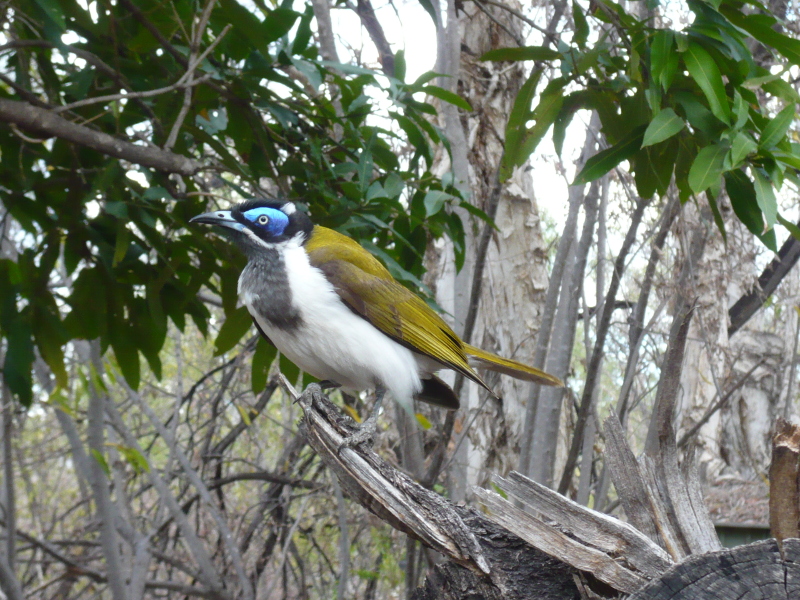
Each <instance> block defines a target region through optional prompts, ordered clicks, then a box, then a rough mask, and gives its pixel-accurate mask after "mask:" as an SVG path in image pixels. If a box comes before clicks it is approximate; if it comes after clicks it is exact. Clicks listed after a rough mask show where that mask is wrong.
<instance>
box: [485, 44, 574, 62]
mask: <svg viewBox="0 0 800 600" xmlns="http://www.w3.org/2000/svg"><path fill="white" fill-rule="evenodd" d="M560 56H561V53H560V52H556V51H555V50H553V49H552V48H546V47H545V46H524V47H522V48H496V49H495V50H489V52H487V53H486V54H484V55H483V56H481V57H480V59H479V60H494V61H498V60H504V61H514V60H544V61H548V60H555V59H557V58H559V57H560Z"/></svg>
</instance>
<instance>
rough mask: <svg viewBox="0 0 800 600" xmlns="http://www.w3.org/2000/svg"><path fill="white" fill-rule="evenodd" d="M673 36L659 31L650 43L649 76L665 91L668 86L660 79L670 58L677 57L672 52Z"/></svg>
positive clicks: (662, 30) (666, 31)
mask: <svg viewBox="0 0 800 600" xmlns="http://www.w3.org/2000/svg"><path fill="white" fill-rule="evenodd" d="M673 40H674V34H673V33H672V31H669V30H667V29H661V30H659V31H657V32H656V33H655V35H654V36H653V41H652V42H651V43H650V76H651V77H652V78H653V81H655V82H658V83H661V85H662V87H663V88H664V89H665V90H666V89H668V87H669V86H668V85H663V83H662V77H663V74H664V71H665V70H666V69H667V68H668V65H669V62H670V57H672V56H675V58H676V60H677V55H676V53H675V51H674V50H673V48H672V46H673Z"/></svg>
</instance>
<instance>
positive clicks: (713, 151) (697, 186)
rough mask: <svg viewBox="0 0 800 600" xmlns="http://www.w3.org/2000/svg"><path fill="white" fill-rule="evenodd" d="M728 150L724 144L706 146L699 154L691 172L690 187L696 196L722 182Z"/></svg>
mask: <svg viewBox="0 0 800 600" xmlns="http://www.w3.org/2000/svg"><path fill="white" fill-rule="evenodd" d="M727 153H728V149H727V148H726V147H725V146H724V145H722V144H715V145H713V146H706V147H705V148H703V149H702V150H700V152H699V153H698V154H697V158H695V159H694V162H693V163H692V168H691V169H690V170H689V186H691V188H692V191H693V192H694V193H695V194H699V193H700V192H704V191H706V190H707V189H708V188H709V187H710V186H712V185H714V184H715V183H716V182H718V181H719V180H720V177H721V176H722V164H723V162H724V160H725V155H726V154H727Z"/></svg>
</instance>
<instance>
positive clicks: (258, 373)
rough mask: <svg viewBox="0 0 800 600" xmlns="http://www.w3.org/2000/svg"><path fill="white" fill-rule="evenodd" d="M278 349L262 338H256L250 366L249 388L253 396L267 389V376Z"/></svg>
mask: <svg viewBox="0 0 800 600" xmlns="http://www.w3.org/2000/svg"><path fill="white" fill-rule="evenodd" d="M277 354H278V349H277V348H276V347H275V346H273V345H272V344H270V343H269V342H268V341H267V340H265V339H264V338H263V337H259V338H258V344H256V351H255V352H254V353H253V362H252V363H251V364H250V386H251V387H252V390H253V393H254V394H260V393H261V392H263V391H264V388H266V387H267V376H268V375H269V368H270V366H271V365H272V361H274V360H275V356H276V355H277Z"/></svg>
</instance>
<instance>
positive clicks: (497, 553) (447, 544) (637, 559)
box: [297, 385, 800, 600]
mask: <svg viewBox="0 0 800 600" xmlns="http://www.w3.org/2000/svg"><path fill="white" fill-rule="evenodd" d="M297 399H298V401H299V403H300V405H301V407H302V408H303V412H304V417H303V421H302V423H301V430H302V432H303V434H304V435H305V436H306V438H307V439H308V442H309V444H310V445H311V446H312V447H313V448H314V449H315V450H316V451H317V453H319V455H320V456H321V457H322V459H323V460H324V461H325V463H326V464H327V465H328V466H329V467H330V468H331V469H332V471H333V472H334V474H335V475H336V476H337V478H338V480H339V482H340V484H341V486H342V489H343V491H344V492H345V493H347V494H348V496H350V497H351V498H353V499H354V500H356V501H357V502H359V503H360V504H362V505H363V506H364V507H366V508H367V509H368V510H370V511H371V512H373V513H374V514H375V515H377V516H378V517H379V518H381V519H383V520H384V521H386V522H387V523H389V524H391V525H392V526H394V527H396V528H397V529H399V530H400V531H403V532H405V533H407V534H409V535H410V536H412V537H414V538H415V539H418V540H420V541H421V542H422V543H423V544H425V545H426V546H428V547H430V548H434V549H435V550H437V551H438V552H440V553H441V554H443V555H444V556H445V557H446V558H447V559H449V562H447V563H444V564H442V565H439V566H437V567H436V568H435V570H434V572H433V573H432V574H431V575H429V577H428V578H427V579H426V581H425V584H424V585H423V586H422V587H421V588H419V589H417V590H416V591H415V592H414V594H413V595H412V598H413V600H434V599H435V600H472V599H478V598H482V599H485V600H527V599H529V598H535V599H537V600H578V598H581V597H583V598H584V599H587V598H597V597H598V596H597V594H598V593H600V595H601V596H603V597H608V596H609V594H611V595H613V590H617V591H619V592H623V593H626V594H632V595H631V596H630V600H645V599H646V600H689V599H692V600H766V599H769V600H790V599H791V600H798V599H799V598H800V540H798V539H793V538H787V539H784V540H783V553H782V554H781V551H780V549H779V547H778V543H777V542H776V541H775V540H769V541H766V542H760V543H757V544H753V545H751V546H745V547H739V548H735V549H733V550H724V551H716V552H708V553H702V554H699V553H696V554H693V555H692V556H690V557H689V558H687V559H686V560H684V561H682V562H680V563H679V564H676V565H674V566H670V562H671V561H670V558H669V555H668V554H667V553H666V552H664V551H663V550H662V549H661V548H659V546H658V545H657V544H656V543H655V542H654V541H652V540H651V539H650V538H648V537H647V536H646V535H644V534H643V533H640V532H639V531H637V530H636V529H634V528H633V527H632V526H630V525H628V524H625V523H622V522H619V521H617V520H616V519H614V518H612V517H609V516H607V515H602V514H599V513H596V512H595V511H592V510H590V509H588V508H585V507H583V506H580V505H578V504H577V503H575V502H572V501H571V500H569V499H567V498H564V497H563V496H560V495H559V494H557V493H555V492H553V491H552V490H549V489H547V488H544V487H543V486H541V485H538V484H536V483H534V482H532V481H530V480H528V479H526V478H525V477H522V476H521V475H519V474H516V473H512V474H510V475H509V476H508V478H507V479H504V478H500V477H498V478H496V479H495V481H496V483H497V484H498V485H499V486H500V488H501V489H503V490H504V491H505V492H507V493H508V494H509V495H510V496H512V497H513V498H514V499H515V500H516V501H518V502H519V503H520V506H515V505H514V504H513V503H512V502H511V501H509V500H506V499H505V498H503V497H502V496H500V495H499V494H497V493H495V492H492V491H488V490H475V493H476V495H477V496H478V498H479V499H480V500H481V502H483V504H484V505H485V506H486V507H487V508H488V509H489V514H488V515H486V514H482V513H479V512H477V511H475V510H474V509H471V508H467V507H459V506H454V505H453V504H452V503H450V502H448V501H447V500H446V499H445V498H442V497H441V496H439V495H438V494H435V493H434V492H432V491H430V490H428V489H425V488H424V487H422V486H420V485H419V484H417V483H416V482H414V481H413V480H411V479H410V478H409V477H408V476H407V475H405V474H403V473H401V472H400V471H398V470H397V469H395V468H393V467H391V466H390V465H388V464H387V463H385V462H384V461H383V460H382V459H381V458H380V457H379V456H378V455H376V454H375V453H374V452H372V451H371V450H368V449H365V448H363V447H359V448H357V449H351V448H344V449H342V450H341V451H339V448H340V447H341V444H342V441H343V439H344V438H345V437H346V436H348V435H350V434H351V433H352V432H353V431H354V424H353V423H352V421H351V419H349V417H345V416H343V415H342V414H341V412H340V411H339V410H338V409H337V408H336V407H335V406H334V405H333V404H331V403H330V401H329V400H328V399H327V398H326V397H325V396H324V395H322V393H321V391H320V389H319V386H315V385H312V386H309V388H308V389H307V390H306V392H305V393H304V394H303V395H302V396H299V397H298V398H297ZM607 431H611V432H612V435H611V436H609V440H611V444H612V445H613V446H615V450H612V454H614V456H615V457H616V458H615V459H612V460H617V459H619V463H620V464H623V465H624V466H625V470H626V476H627V477H628V479H627V480H626V481H625V484H624V485H622V486H620V487H621V488H622V489H624V490H626V492H625V495H629V494H630V493H631V490H633V489H638V490H643V491H644V496H645V497H646V500H645V501H644V502H643V501H641V500H638V501H637V500H635V499H632V498H630V497H627V498H626V499H624V500H623V502H624V503H625V502H627V506H633V507H635V508H634V509H632V510H634V511H636V514H639V515H640V516H642V515H644V516H647V518H648V519H649V523H650V524H651V526H652V529H653V530H654V531H657V532H659V536H660V539H662V540H663V539H665V532H666V539H669V537H670V535H673V533H671V532H670V531H668V530H669V528H670V527H672V525H671V524H670V523H669V521H670V518H669V517H668V516H667V515H666V514H665V513H666V511H667V510H672V511H673V514H672V519H673V520H677V521H678V526H679V527H681V528H685V527H688V526H695V527H703V528H707V527H708V526H709V525H708V523H709V522H710V521H706V520H705V517H704V515H703V514H702V512H701V510H700V509H699V508H698V507H699V506H701V505H702V498H701V497H700V493H699V488H698V487H697V485H696V482H695V479H696V473H695V472H694V471H693V469H694V463H693V462H692V461H691V460H687V461H685V462H684V465H683V471H681V470H680V469H679V467H678V464H677V458H676V456H673V457H672V458H673V459H674V460H668V461H667V462H668V463H669V465H668V468H669V469H671V470H672V473H666V472H665V471H664V469H663V466H664V465H661V467H662V468H661V469H658V468H656V465H655V464H653V457H652V456H645V457H644V461H643V463H642V464H640V465H636V461H635V459H633V458H632V454H630V449H629V448H628V447H627V444H625V443H624V438H623V437H622V435H621V427H618V426H615V425H614V424H612V425H610V426H609V427H607ZM616 438H618V439H616ZM672 445H673V446H674V438H673V444H672ZM778 445H780V444H778ZM799 445H800V444H799ZM784 446H785V447H787V448H788V447H789V446H788V445H787V444H784ZM661 447H662V448H664V445H663V438H662V446H661ZM781 452H782V450H781ZM666 453H667V455H668V454H669V448H667V449H666ZM798 455H800V454H798ZM620 457H621V458H620ZM668 458H669V457H668ZM793 460H794V461H795V463H794V464H795V465H796V462H797V459H796V457H795V458H794V459H793ZM790 466H791V465H790ZM634 467H635V468H634ZM792 473H794V476H795V478H794V481H795V485H796V483H797V478H796V471H793V472H792ZM681 482H683V485H684V489H683V491H682V492H681V493H679V494H676V493H675V486H679V485H681ZM687 482H689V485H688V486H687V485H686V484H687ZM681 496H682V497H683V499H682V500H681V502H683V506H682V508H681V509H680V510H677V511H676V510H675V502H674V499H675V497H681ZM622 497H623V495H621V498H622ZM701 508H702V509H703V510H704V507H701ZM681 511H682V512H681ZM684 513H692V514H691V515H688V516H687V515H686V514H684ZM678 515H681V516H680V518H678V517H677V516H678ZM645 521H646V520H645ZM795 522H796V521H795ZM665 524H666V525H665ZM680 534H681V535H682V536H685V534H686V532H685V531H683V530H681V531H680ZM693 535H695V542H693V543H704V544H709V543H711V542H709V540H707V539H705V540H704V539H703V538H702V536H703V535H704V534H703V533H702V532H700V533H698V532H697V531H695V532H693ZM689 537H691V536H689ZM698 540H699V542H698ZM712 542H713V540H712ZM665 569H666V570H665ZM576 578H577V579H576ZM576 581H578V582H579V583H580V584H581V587H580V588H579V586H578V584H577V583H576ZM586 583H588V584H589V586H590V587H587V585H585V584H586ZM606 586H610V589H609V588H608V587H606ZM579 589H583V592H580V591H579Z"/></svg>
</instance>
